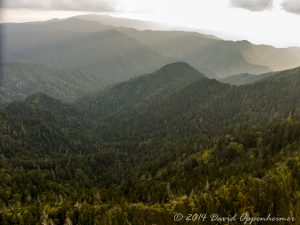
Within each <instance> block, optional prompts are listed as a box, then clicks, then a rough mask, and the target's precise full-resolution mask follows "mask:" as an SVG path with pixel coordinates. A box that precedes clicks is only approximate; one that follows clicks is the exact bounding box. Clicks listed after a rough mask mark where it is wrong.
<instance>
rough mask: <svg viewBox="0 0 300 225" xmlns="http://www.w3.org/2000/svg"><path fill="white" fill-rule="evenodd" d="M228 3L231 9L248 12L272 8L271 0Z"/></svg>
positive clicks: (241, 0) (231, 0)
mask: <svg viewBox="0 0 300 225" xmlns="http://www.w3.org/2000/svg"><path fill="white" fill-rule="evenodd" d="M230 2H231V5H232V6H233V7H237V8H243V9H248V10H250V11H263V10H267V9H271V8H272V6H273V0H230Z"/></svg>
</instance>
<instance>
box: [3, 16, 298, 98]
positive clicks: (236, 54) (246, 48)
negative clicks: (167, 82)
mask: <svg viewBox="0 0 300 225" xmlns="http://www.w3.org/2000/svg"><path fill="white" fill-rule="evenodd" d="M87 17H89V16H83V17H73V18H67V19H61V20H60V19H54V20H50V21H46V22H34V23H21V24H13V23H6V24H1V25H0V26H1V30H2V31H3V32H2V33H3V35H2V41H3V49H2V53H3V56H2V57H1V61H2V62H6V63H18V62H22V63H24V64H29V63H30V64H31V65H32V64H39V68H42V67H44V66H46V67H51V69H53V70H55V71H57V70H61V69H64V70H66V71H74V73H82V74H84V78H86V79H83V80H81V81H78V82H79V83H81V85H83V86H86V87H88V86H89V85H90V81H91V80H96V83H97V85H98V84H99V86H97V87H99V88H100V87H107V86H110V85H112V84H115V83H117V82H121V81H125V80H127V79H129V78H132V77H135V76H138V75H142V74H146V73H150V72H153V71H155V70H157V69H159V68H160V67H162V66H163V65H166V64H167V63H171V62H177V61H184V62H187V63H189V64H190V65H192V66H193V67H195V68H196V69H198V70H199V71H201V72H203V73H205V74H206V76H208V77H210V78H223V77H227V76H230V75H234V74H242V73H252V74H260V73H264V72H269V71H275V70H283V69H287V68H292V67H296V66H298V65H299V64H300V51H299V49H298V48H282V49H278V48H274V47H271V46H263V45H253V44H251V43H249V42H247V41H238V42H233V41H224V40H221V39H218V38H216V37H214V36H210V35H204V34H199V33H196V32H184V31H154V30H142V29H141V30H135V29H132V27H135V28H138V26H140V28H141V26H144V25H145V27H148V26H149V27H148V28H147V29H154V27H155V26H156V25H153V26H152V25H151V23H150V24H148V25H147V22H145V23H144V22H141V21H140V22H139V21H131V20H126V19H120V18H111V17H105V16H99V17H97V16H95V15H90V17H93V18H92V19H91V18H89V19H88V18H87ZM132 24H134V25H132ZM136 26H137V27H136ZM151 27H152V28H151ZM41 65H44V66H41ZM6 72H7V77H15V74H14V73H15V71H14V70H12V71H11V72H12V74H11V75H10V74H9V72H10V70H7V71H6ZM37 73H40V74H41V78H40V79H39V80H40V82H36V83H35V85H36V86H38V87H43V84H41V83H44V82H47V81H48V80H47V79H45V77H47V72H46V71H45V70H42V71H37V70H36V74H37ZM49 73H50V72H49ZM65 74H66V75H65V77H66V79H67V80H72V79H73V76H71V74H70V73H69V72H66V73H65ZM67 76H68V77H67ZM84 80H87V83H82V82H83V81H84ZM76 82H77V81H76ZM27 84H28V85H29V86H26V85H27ZM11 87H13V86H11ZM22 88H24V89H30V88H31V83H28V82H25V83H24V86H22ZM75 89H76V88H75ZM75 89H74V92H73V93H72V94H71V95H72V97H71V99H74V98H73V96H76V97H77V96H80V95H81V89H80V88H78V89H76V91H75ZM87 90H88V91H89V92H93V90H94V89H87ZM37 91H42V92H45V93H47V94H50V95H51V92H49V90H47V87H46V89H44V90H37ZM12 93H15V94H16V96H12V95H11V97H10V98H9V99H16V98H18V96H24V97H26V96H28V94H31V93H32V92H27V93H25V92H21V93H20V92H19V90H18V89H16V90H15V89H13V90H11V94H12ZM52 96H54V97H59V98H60V99H61V100H65V98H64V97H63V94H61V93H59V94H58V95H52ZM9 99H8V100H9ZM68 100H70V99H68Z"/></svg>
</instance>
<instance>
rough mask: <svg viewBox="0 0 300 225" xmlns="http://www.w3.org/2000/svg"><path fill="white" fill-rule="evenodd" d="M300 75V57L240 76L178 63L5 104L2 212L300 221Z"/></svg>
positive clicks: (1, 114)
mask: <svg viewBox="0 0 300 225" xmlns="http://www.w3.org/2000/svg"><path fill="white" fill-rule="evenodd" d="M299 85H300V71H299V68H296V69H293V70H288V71H283V72H281V73H279V74H277V75H276V76H273V77H271V78H269V79H266V80H263V81H261V82H258V83H254V84H250V85H243V86H239V87H237V86H231V85H228V84H224V83H221V82H218V81H217V80H211V79H208V78H207V77H206V76H205V75H203V74H202V73H200V72H199V71H197V70H196V69H194V68H192V67H190V66H189V65H188V64H186V63H174V64H170V65H167V66H164V67H163V68H161V69H160V70H158V71H156V72H154V73H152V74H148V75H144V76H141V77H138V78H134V79H131V80H129V81H126V82H123V83H120V84H117V85H115V86H113V87H110V88H107V89H106V90H104V91H101V92H99V93H97V94H95V95H89V96H87V97H85V98H81V99H80V100H78V101H76V103H75V104H66V103H62V102H61V101H59V100H56V99H54V98H51V97H49V96H48V95H45V94H42V93H37V94H34V95H31V96H30V97H28V98H26V100H23V101H18V102H12V103H10V104H8V105H6V106H2V107H1V108H0V137H1V138H0V168H1V169H0V180H1V182H0V224H4V225H8V224H9V225H11V224H28V225H31V224H103V225H104V224H105V225H106V224H114V225H115V224H122V225H123V224H128V225H129V224H134V225H135V224H136V225H140V224H164V225H165V224H178V223H177V222H174V219H173V217H174V215H175V214H176V213H178V212H179V213H182V214H183V215H184V216H187V215H188V213H208V214H211V213H218V214H219V215H222V216H228V215H234V214H235V213H237V214H239V215H241V214H243V213H249V214H250V215H252V216H261V217H265V216H267V215H268V214H270V215H271V216H279V217H291V218H293V219H294V220H296V221H299V220H300V214H299V213H300V211H299V208H300V198H299V196H300V155H299V154H300V151H299V149H300V115H299V112H300V111H299V107H300V105H299V99H300V91H299V88H298V87H299ZM194 223H195V224H211V222H209V221H205V222H202V221H197V222H194ZM179 224H189V222H185V220H183V221H182V222H181V223H179ZM220 224H222V223H220ZM232 224H241V222H240V221H236V222H233V223H232ZM252 224H258V223H252ZM266 224H272V223H271V222H270V223H266ZM281 224H294V223H292V222H290V223H288V222H284V223H281ZM296 224H297V223H296Z"/></svg>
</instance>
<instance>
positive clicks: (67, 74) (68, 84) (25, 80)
mask: <svg viewBox="0 0 300 225" xmlns="http://www.w3.org/2000/svg"><path fill="white" fill-rule="evenodd" d="M0 73H1V78H2V83H1V84H2V92H1V93H0V96H2V98H3V99H4V100H5V101H6V102H9V101H12V100H21V99H24V98H26V97H27V96H29V95H32V94H34V93H36V92H44V93H46V94H48V95H50V96H52V97H55V98H58V99H62V100H64V101H68V102H70V101H74V100H75V99H77V98H79V97H82V96H84V95H85V94H87V93H90V92H92V91H93V90H94V91H96V90H99V89H101V88H104V87H105V86H103V84H104V83H108V82H110V81H108V80H106V78H105V77H101V76H96V75H93V74H87V73H82V72H80V71H78V70H71V69H56V68H51V67H49V66H45V65H41V64H33V63H22V62H14V63H3V64H2V69H1V71H0Z"/></svg>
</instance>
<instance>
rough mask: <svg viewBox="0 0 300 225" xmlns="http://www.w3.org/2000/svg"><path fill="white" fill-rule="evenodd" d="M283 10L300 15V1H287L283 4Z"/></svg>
mask: <svg viewBox="0 0 300 225" xmlns="http://www.w3.org/2000/svg"><path fill="white" fill-rule="evenodd" d="M281 6H282V8H283V9H284V10H286V11H288V12H291V13H295V14H299V15H300V1H299V0H285V1H284V2H283V3H282V5H281Z"/></svg>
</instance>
